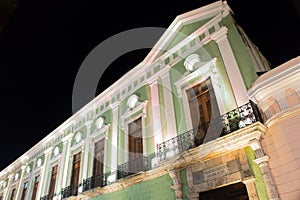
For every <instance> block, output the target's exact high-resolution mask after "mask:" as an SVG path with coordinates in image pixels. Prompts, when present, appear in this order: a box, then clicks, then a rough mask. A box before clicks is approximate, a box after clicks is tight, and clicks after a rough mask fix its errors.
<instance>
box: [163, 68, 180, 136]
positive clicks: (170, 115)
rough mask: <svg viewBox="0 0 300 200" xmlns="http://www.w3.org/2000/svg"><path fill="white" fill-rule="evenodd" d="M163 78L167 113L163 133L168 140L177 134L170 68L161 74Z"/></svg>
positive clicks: (165, 110) (165, 111) (164, 106)
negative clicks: (164, 131)
mask: <svg viewBox="0 0 300 200" xmlns="http://www.w3.org/2000/svg"><path fill="white" fill-rule="evenodd" d="M166 67H169V66H166ZM161 79H162V87H163V88H162V89H163V97H164V105H163V109H164V110H163V112H164V113H165V119H166V121H165V124H162V126H163V127H164V126H166V133H164V134H163V136H164V137H163V139H164V140H168V139H171V138H173V137H175V136H176V135H177V130H176V122H175V112H174V104H173V92H172V88H171V81H170V73H169V70H168V71H167V72H166V73H165V74H163V75H162V76H161Z"/></svg>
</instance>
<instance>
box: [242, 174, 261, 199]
mask: <svg viewBox="0 0 300 200" xmlns="http://www.w3.org/2000/svg"><path fill="white" fill-rule="evenodd" d="M254 182H255V178H250V179H247V180H243V183H244V184H245V185H246V189H247V192H248V196H249V200H259V199H258V196H257V193H256V188H255V184H254Z"/></svg>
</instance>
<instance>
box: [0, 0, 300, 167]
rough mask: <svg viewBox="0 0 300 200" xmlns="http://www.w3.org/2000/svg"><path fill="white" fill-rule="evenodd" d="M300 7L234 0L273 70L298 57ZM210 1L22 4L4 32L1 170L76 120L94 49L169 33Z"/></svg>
mask: <svg viewBox="0 0 300 200" xmlns="http://www.w3.org/2000/svg"><path fill="white" fill-rule="evenodd" d="M296 1H297V0H285V1H278V2H276V1H268V0H266V1H261V0H251V1H242V0H228V4H229V6H230V7H231V8H232V9H233V11H234V13H235V19H236V21H237V23H238V24H239V25H241V26H242V28H243V29H244V31H245V32H246V33H247V34H248V36H249V37H250V39H251V40H252V41H253V42H254V43H255V44H256V45H257V46H258V47H259V49H260V50H261V52H262V53H263V54H264V55H265V56H266V58H267V59H268V60H269V61H270V62H271V63H272V67H276V66H278V65H279V64H282V63H284V62H286V61H288V60H289V59H292V58H294V57H296V56H298V55H300V50H299V49H300V48H299V47H300V41H299V35H300V32H299V25H300V23H299V22H300V5H299V3H298V2H296ZM162 2H164V4H162ZM211 2H214V1H212V0H210V1H209V0H189V1H178V0H173V1H170V0H169V1H166V0H164V1H162V0H160V1H139V3H131V1H108V2H105V3H104V1H99V0H98V1H96V0H95V1H88V0H86V1H67V0H44V1H31V0H19V1H18V2H17V7H16V9H15V12H14V14H13V16H12V17H11V19H10V21H9V23H8V24H7V26H6V28H5V29H4V31H3V32H2V33H0V91H1V98H0V103H1V115H0V122H1V128H0V133H1V137H2V138H1V144H0V152H1V158H0V170H2V169H3V168H5V167H6V166H7V165H9V164H10V163H11V162H13V161H14V160H15V159H17V158H18V157H19V156H21V155H22V154H23V153H25V152H26V151H27V150H28V149H30V148H31V147H32V146H33V145H35V144H36V143H37V142H39V141H40V140H41V139H42V138H44V137H45V136H46V135H47V134H49V133H50V132H51V131H52V130H53V129H55V128H56V127H57V126H59V125H60V124H61V123H63V122H64V121H65V120H66V119H68V118H69V117H70V116H71V115H72V107H71V106H72V101H71V97H72V96H71V95H72V88H73V83H74V80H75V77H76V73H77V70H78V69H79V67H80V65H81V63H82V61H83V60H84V58H85V57H86V56H87V55H88V53H89V52H90V51H91V50H92V49H93V48H94V47H95V46H96V45H98V44H99V43H101V42H102V41H103V40H104V39H106V38H109V37H110V36H112V35H114V34H117V33H119V32H121V31H125V30H128V29H131V28H137V27H149V26H152V27H164V28H167V27H168V26H169V25H170V24H171V22H172V21H173V20H174V19H175V17H176V16H177V15H179V14H182V13H184V12H187V11H190V10H193V9H196V8H198V7H201V6H204V5H206V4H208V3H211ZM261 2H264V3H263V4H262V3H261ZM268 2H269V4H268ZM148 51H149V49H146V50H138V51H134V52H131V53H128V54H125V55H124V56H121V57H120V58H119V59H117V60H116V61H115V62H113V63H112V65H110V67H109V69H108V70H107V72H106V73H105V74H104V75H103V76H102V78H101V80H100V82H99V91H101V90H103V89H104V88H106V87H108V86H109V85H110V84H112V83H113V82H114V81H115V80H116V79H117V78H119V77H120V76H121V75H122V74H124V73H125V72H127V71H128V70H129V69H131V68H132V67H134V66H135V65H136V64H138V63H139V62H141V61H142V59H143V58H144V57H145V55H146V54H147V53H148ZM105 77H106V78H105Z"/></svg>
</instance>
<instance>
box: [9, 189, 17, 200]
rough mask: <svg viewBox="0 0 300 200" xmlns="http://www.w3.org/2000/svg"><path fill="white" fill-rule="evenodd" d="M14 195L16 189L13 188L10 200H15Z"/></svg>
mask: <svg viewBox="0 0 300 200" xmlns="http://www.w3.org/2000/svg"><path fill="white" fill-rule="evenodd" d="M15 193H16V188H14V189H13V190H12V191H11V195H10V200H14V199H15Z"/></svg>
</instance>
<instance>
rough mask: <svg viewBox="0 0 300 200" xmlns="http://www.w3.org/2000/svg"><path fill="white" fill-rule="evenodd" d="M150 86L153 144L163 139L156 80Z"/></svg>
mask: <svg viewBox="0 0 300 200" xmlns="http://www.w3.org/2000/svg"><path fill="white" fill-rule="evenodd" d="M150 88H151V112H152V126H153V129H152V130H153V137H154V141H155V144H160V143H162V142H163V141H162V126H161V116H160V104H159V93H158V83H157V80H156V81H154V82H152V83H151V85H150ZM167 117H168V116H167ZM156 151H157V148H155V152H156Z"/></svg>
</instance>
